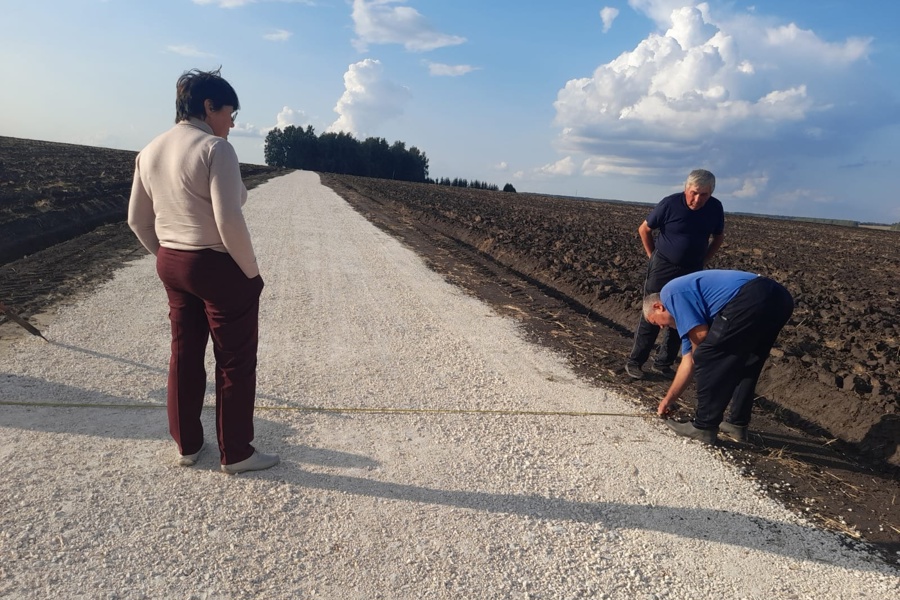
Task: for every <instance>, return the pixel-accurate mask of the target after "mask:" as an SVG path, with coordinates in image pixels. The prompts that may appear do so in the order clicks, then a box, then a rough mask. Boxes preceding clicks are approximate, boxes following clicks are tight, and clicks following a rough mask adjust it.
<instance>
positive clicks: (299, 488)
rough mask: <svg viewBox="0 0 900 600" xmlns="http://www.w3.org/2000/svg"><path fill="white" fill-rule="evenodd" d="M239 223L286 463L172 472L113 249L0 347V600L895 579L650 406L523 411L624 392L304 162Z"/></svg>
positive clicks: (818, 585) (273, 442) (753, 587)
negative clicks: (427, 262)
mask: <svg viewBox="0 0 900 600" xmlns="http://www.w3.org/2000/svg"><path fill="white" fill-rule="evenodd" d="M246 214H247V219H248V222H249V223H250V227H251V231H252V234H253V237H254V243H255V245H256V248H257V254H258V256H259V260H260V264H261V268H262V273H263V278H264V279H265V282H266V288H265V290H264V292H263V298H262V310H261V320H262V322H261V345H260V361H259V364H260V367H259V389H258V392H259V394H258V395H259V399H258V402H257V405H258V412H257V419H256V442H255V443H256V445H257V447H258V448H260V449H261V450H263V451H274V452H278V453H280V454H281V457H282V461H283V462H282V464H280V465H279V466H277V467H275V468H273V469H271V470H269V471H263V472H258V473H247V474H242V475H238V476H233V477H232V476H228V475H225V474H223V473H221V472H220V471H219V469H218V466H219V465H218V457H217V456H216V453H215V452H210V451H208V450H207V452H206V453H205V454H204V455H203V456H202V458H201V460H200V461H199V463H198V464H197V465H196V466H195V467H192V468H183V467H177V466H175V464H174V458H175V445H174V443H173V442H172V441H171V440H170V439H169V437H168V434H167V432H166V423H165V411H164V410H163V408H162V405H163V404H164V402H165V367H166V363H167V353H168V323H167V316H166V312H167V311H166V304H165V294H164V292H163V290H162V287H161V285H160V284H159V282H158V281H157V279H156V275H155V270H154V262H153V259H152V257H147V258H145V259H142V260H137V261H134V262H131V263H128V264H127V265H126V266H124V267H123V268H122V269H121V270H120V271H119V272H118V273H117V275H116V277H115V278H114V280H113V281H111V282H109V283H108V284H106V285H105V286H103V287H102V288H101V289H100V290H99V291H98V292H96V293H94V294H92V295H90V296H89V297H87V298H84V299H82V300H79V301H78V302H76V303H75V304H74V305H70V306H65V307H63V308H61V309H59V310H58V312H57V313H55V314H53V315H49V316H45V317H44V319H43V321H42V322H44V323H45V324H46V325H44V334H45V335H46V336H47V337H48V338H49V339H50V340H51V343H50V344H47V343H46V342H44V341H43V340H41V339H39V338H35V337H30V336H29V337H20V338H18V339H16V340H14V341H13V342H11V343H10V344H9V345H7V346H5V347H3V348H0V357H2V367H0V400H2V402H4V403H5V405H3V406H0V461H2V464H4V465H5V474H6V475H5V476H4V477H3V479H2V481H0V507H2V511H0V597H3V598H41V599H43V598H50V597H53V598H68V599H76V598H191V599H226V598H227V599H230V598H341V599H344V598H347V599H356V598H359V599H371V598H404V599H405V598H409V599H418V598H656V599H663V598H666V599H668V598H671V599H682V598H683V599H687V598H716V599H720V598H760V599H766V600H770V599H773V598H779V599H780V598H797V599H800V598H810V599H812V598H816V599H818V598H897V597H898V595H900V574H898V572H897V571H896V570H894V569H892V568H891V567H889V566H887V565H886V564H884V563H883V562H881V560H880V559H878V558H877V557H875V556H874V555H872V554H870V553H869V552H867V550H866V549H865V548H863V547H859V546H854V545H852V544H848V543H847V542H846V540H844V539H842V538H840V537H839V536H837V535H835V534H832V533H827V532H823V531H820V530H818V529H816V528H815V527H813V526H812V525H810V524H809V523H806V522H804V521H803V520H802V519H801V518H799V517H797V516H795V515H793V514H792V513H790V512H788V511H787V510H786V509H784V508H783V507H781V506H779V505H778V504H776V503H775V502H774V501H772V500H771V499H769V498H768V497H767V496H766V495H765V494H764V493H763V492H762V491H761V490H759V489H758V488H757V484H755V483H753V482H752V481H751V480H749V479H746V478H743V477H742V476H741V474H740V473H739V472H738V469H736V468H734V467H732V466H731V465H730V463H729V462H728V457H727V456H726V455H724V454H723V453H721V452H720V451H716V450H709V449H707V448H705V447H703V446H700V445H699V444H697V443H696V442H686V441H683V440H682V439H679V438H676V437H675V436H674V435H673V434H671V433H669V432H668V431H667V430H666V429H665V428H664V427H663V426H662V424H661V423H660V422H659V421H657V420H656V419H654V418H640V417H634V416H608V415H599V414H594V415H591V416H583V415H582V416H573V415H572V414H535V413H537V412H550V413H615V414H628V415H633V414H634V413H635V411H637V410H639V409H638V408H637V407H636V405H634V404H633V403H631V402H630V401H629V400H628V399H627V398H623V397H621V396H617V395H615V394H614V393H612V392H608V391H605V390H603V389H599V388H596V387H592V386H590V385H588V384H587V383H586V382H584V381H582V380H579V379H578V378H577V377H576V376H575V375H573V374H572V372H571V371H570V370H569V369H568V367H567V365H566V364H565V363H564V362H563V361H562V360H561V359H560V358H559V357H558V356H555V355H553V354H551V353H549V352H548V351H546V350H544V349H542V348H540V347H537V346H534V345H531V344H529V343H527V342H526V341H524V339H523V337H522V335H521V334H520V332H519V331H517V328H516V325H515V323H514V322H513V321H511V320H509V319H507V318H502V317H499V316H497V314H495V313H493V312H492V311H491V310H490V309H488V308H487V307H486V306H485V305H483V304H481V303H480V302H478V301H477V300H475V299H474V298H472V297H470V296H467V295H465V294H464V293H462V292H461V291H459V290H458V289H457V288H454V287H453V286H451V285H449V284H447V283H445V282H444V281H443V280H442V279H441V277H439V276H438V275H436V274H435V273H433V272H431V271H429V270H428V269H427V268H426V267H425V266H424V265H423V263H422V262H421V260H420V259H419V258H418V257H417V256H416V255H415V254H413V253H412V252H410V251H409V250H407V249H406V248H405V247H403V246H402V245H401V244H400V243H398V242H397V241H396V240H394V239H393V238H391V237H389V236H388V235H386V234H384V233H382V232H381V231H380V230H378V229H376V228H375V227H373V226H372V225H370V224H369V223H368V222H367V221H366V220H364V219H363V218H362V217H360V216H359V215H358V214H357V213H355V212H354V211H353V210H351V209H350V208H349V207H348V205H347V204H346V203H345V202H344V201H343V200H341V199H340V198H339V197H338V196H337V195H336V194H334V193H333V192H332V191H331V190H329V189H328V188H325V187H323V186H321V185H320V184H319V181H318V177H317V176H316V175H315V174H313V173H308V172H296V173H292V174H290V175H287V176H284V177H280V178H277V179H275V180H273V181H271V182H269V183H267V184H264V185H263V186H260V187H259V188H256V189H254V190H252V191H251V192H250V200H249V201H248V204H247V206H246ZM207 359H208V362H209V364H210V365H211V364H212V357H211V354H210V356H208V357H207ZM211 372H212V371H211V369H210V373H211ZM211 389H212V387H211V385H210V386H209V390H211ZM13 402H17V403H25V404H28V405H25V406H18V405H16V406H14V405H10V403H13ZM212 402H213V399H212V396H211V395H210V396H209V397H208V398H207V403H208V404H211V403H212ZM39 403H55V404H59V405H60V406H45V407H40V406H34V405H36V404H39ZM32 404H34V405H32ZM88 404H94V405H97V404H101V405H104V406H100V407H96V406H95V407H89V406H86V405H88ZM108 405H116V406H113V407H110V406H108ZM309 407H327V408H334V409H340V410H334V411H324V412H323V411H313V410H309ZM380 409H412V410H411V411H410V412H399V413H398V412H395V413H391V412H389V411H387V410H385V411H382V412H378V410H380ZM487 411H502V412H487ZM212 417H213V411H212V410H211V406H208V407H207V410H206V411H205V414H204V423H205V426H206V428H207V432H212V431H214V427H213V423H212ZM207 435H208V436H209V433H207ZM208 441H213V440H212V439H208Z"/></svg>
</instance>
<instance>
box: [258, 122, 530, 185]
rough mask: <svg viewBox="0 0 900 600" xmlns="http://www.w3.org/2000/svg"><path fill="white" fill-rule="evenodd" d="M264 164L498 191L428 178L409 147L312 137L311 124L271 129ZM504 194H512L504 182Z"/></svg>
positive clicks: (423, 162) (419, 155)
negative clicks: (303, 126) (304, 126)
mask: <svg viewBox="0 0 900 600" xmlns="http://www.w3.org/2000/svg"><path fill="white" fill-rule="evenodd" d="M265 159H266V164H267V165H269V166H270V167H279V168H289V169H306V170H308V171H323V172H326V173H342V174H345V175H361V176H363V177H377V178H379V179H399V180H401V181H414V182H418V183H436V184H438V185H449V186H454V187H464V188H474V189H479V190H493V191H497V190H498V189H500V188H498V187H497V186H496V185H494V184H492V183H487V182H486V181H478V180H477V179H476V180H474V181H468V180H466V179H460V178H458V177H456V178H454V179H450V178H449V177H442V178H441V179H440V180H438V181H435V180H433V179H429V178H428V157H427V156H425V153H424V152H422V151H421V150H419V149H418V148H416V147H415V146H412V147H411V148H409V149H407V148H406V144H404V143H403V142H400V141H397V142H394V143H393V144H390V145H389V144H388V143H387V140H385V139H384V138H377V137H369V138H366V139H365V140H363V141H362V142H360V141H359V140H357V139H356V138H355V137H353V135H351V134H349V133H344V132H341V133H323V134H321V135H316V130H315V129H314V128H313V126H312V125H307V126H306V129H304V128H302V127H295V126H294V125H288V126H287V127H285V128H284V129H283V130H282V129H279V128H277V127H276V128H275V129H272V130H271V131H270V132H269V133H268V135H266V146H265ZM503 191H504V192H515V191H516V188H514V187H513V186H512V184H509V183H507V184H506V185H505V186H504V187H503Z"/></svg>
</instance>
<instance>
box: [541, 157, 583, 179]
mask: <svg viewBox="0 0 900 600" xmlns="http://www.w3.org/2000/svg"><path fill="white" fill-rule="evenodd" d="M576 169H577V167H576V165H575V161H574V160H573V159H572V157H571V156H567V157H565V158H563V159H560V160H558V161H556V162H554V163H550V164H547V165H544V166H543V167H540V168H539V169H538V170H537V172H538V173H539V174H543V175H552V176H558V175H573V174H574V173H575V171H576Z"/></svg>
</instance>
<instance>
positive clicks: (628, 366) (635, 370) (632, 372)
mask: <svg viewBox="0 0 900 600" xmlns="http://www.w3.org/2000/svg"><path fill="white" fill-rule="evenodd" d="M625 373H626V374H627V375H628V376H629V377H631V378H632V379H643V378H644V372H643V371H642V370H641V365H636V364H634V363H625Z"/></svg>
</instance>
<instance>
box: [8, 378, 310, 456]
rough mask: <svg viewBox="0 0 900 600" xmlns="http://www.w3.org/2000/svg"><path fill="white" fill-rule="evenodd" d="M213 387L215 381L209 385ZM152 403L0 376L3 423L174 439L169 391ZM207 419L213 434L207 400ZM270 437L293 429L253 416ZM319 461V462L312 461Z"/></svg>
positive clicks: (97, 434)
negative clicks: (169, 423) (170, 422)
mask: <svg viewBox="0 0 900 600" xmlns="http://www.w3.org/2000/svg"><path fill="white" fill-rule="evenodd" d="M207 389H208V390H209V389H212V384H211V383H210V384H208V385H207ZM148 398H149V401H139V400H136V399H135V398H130V397H126V396H117V395H113V394H107V393H104V392H100V391H96V390H86V389H83V388H78V387H74V386H70V385H66V384H62V383H55V382H50V381H47V380H45V379H38V378H35V377H30V376H27V375H15V374H9V373H7V374H0V405H2V406H3V407H4V409H3V410H0V427H8V428H11V429H23V430H30V431H38V432H45V433H60V434H73V435H86V436H92V437H103V438H109V439H133V440H167V441H169V440H171V438H170V437H169V433H168V421H167V418H166V404H165V402H166V391H165V389H164V388H163V389H159V390H154V391H152V392H151V393H150V394H148ZM202 419H203V423H204V428H205V429H206V431H207V441H209V437H208V436H209V435H210V433H212V434H213V435H214V432H215V431H216V429H215V424H214V419H215V407H214V406H213V405H212V404H211V403H210V402H209V400H207V404H206V405H204V410H203V416H202ZM254 424H255V426H256V429H258V430H259V431H261V432H264V433H265V435H266V436H267V437H271V438H275V439H286V438H288V437H290V436H291V435H293V434H294V430H293V428H292V427H290V426H289V425H287V424H286V423H283V422H279V421H277V420H268V419H265V418H261V417H259V416H258V415H257V416H255V417H254ZM312 462H315V461H312Z"/></svg>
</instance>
